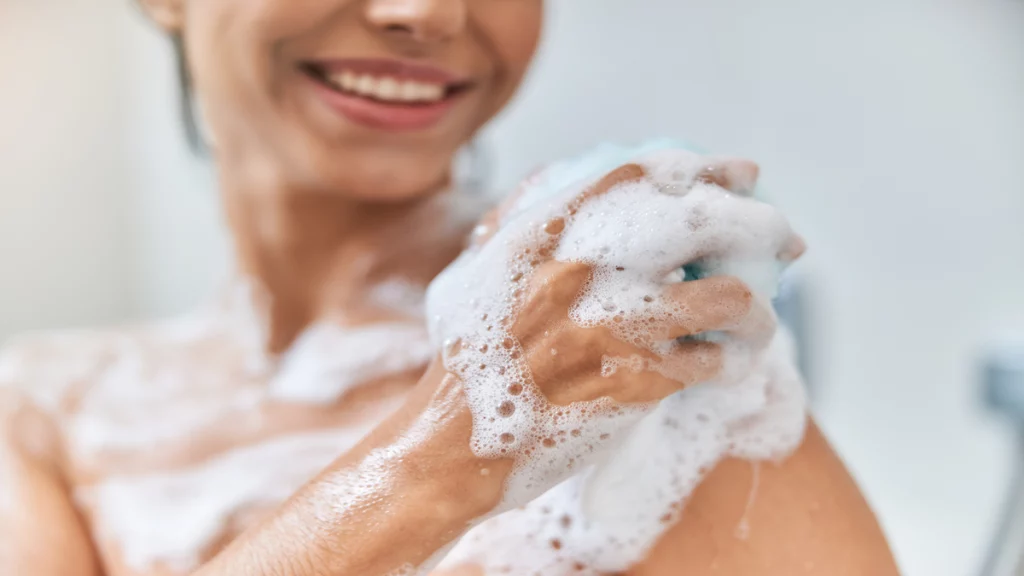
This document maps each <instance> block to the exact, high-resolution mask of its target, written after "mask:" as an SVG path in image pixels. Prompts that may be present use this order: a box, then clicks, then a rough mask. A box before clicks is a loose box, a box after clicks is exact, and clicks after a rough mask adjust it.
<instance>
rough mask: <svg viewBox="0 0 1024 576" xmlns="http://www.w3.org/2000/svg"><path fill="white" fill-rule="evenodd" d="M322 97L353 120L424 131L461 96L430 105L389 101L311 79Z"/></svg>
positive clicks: (373, 125)
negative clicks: (347, 92)
mask: <svg viewBox="0 0 1024 576" xmlns="http://www.w3.org/2000/svg"><path fill="white" fill-rule="evenodd" d="M310 82H311V83H312V84H313V86H314V87H315V89H316V90H317V93H318V94H319V96H320V98H322V99H323V100H324V102H325V103H326V104H327V105H328V106H330V107H331V108H333V109H334V110H336V111H337V112H339V113H340V114H341V115H342V116H344V117H345V118H347V119H349V120H350V121H352V122H354V123H356V124H360V125H362V126H366V127H369V128H375V129H378V130H387V131H392V132H409V131H414V130H425V129H427V128H430V127H432V126H434V125H436V124H438V123H439V122H441V120H442V119H444V117H445V115H446V114H447V113H448V111H449V110H451V108H452V106H454V105H455V102H456V101H457V100H458V99H459V95H454V96H448V97H446V98H444V99H443V100H439V101H437V102H432V103H430V104H416V105H409V104H389V103H384V102H377V101H375V100H371V99H369V98H362V97H360V96H355V95H352V94H345V93H343V92H338V91H337V90H333V89H331V88H329V87H327V86H324V85H323V84H322V83H320V82H318V81H316V80H313V79H312V78H311V79H310Z"/></svg>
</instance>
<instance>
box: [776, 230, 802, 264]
mask: <svg viewBox="0 0 1024 576" xmlns="http://www.w3.org/2000/svg"><path fill="white" fill-rule="evenodd" d="M806 251H807V243H806V242H804V239H803V238H802V237H801V236H800V235H799V234H793V235H792V236H790V237H789V239H788V240H787V241H786V244H785V245H783V246H782V250H780V251H779V254H778V259H779V261H780V262H786V263H789V262H795V261H796V260H797V259H799V258H800V257H801V256H803V255H804V252H806Z"/></svg>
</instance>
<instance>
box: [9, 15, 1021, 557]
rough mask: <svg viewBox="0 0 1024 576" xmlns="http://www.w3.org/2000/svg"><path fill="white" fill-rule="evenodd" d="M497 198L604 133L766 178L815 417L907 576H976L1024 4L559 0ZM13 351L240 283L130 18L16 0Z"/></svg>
mask: <svg viewBox="0 0 1024 576" xmlns="http://www.w3.org/2000/svg"><path fill="white" fill-rule="evenodd" d="M548 10H549V12H550V19H549V25H548V29H547V33H546V40H545V42H544V45H543V48H542V55H541V59H540V61H539V63H538V64H537V66H536V68H535V69H534V71H533V74H532V76H531V78H530V81H529V82H528V85H527V86H526V88H525V90H524V91H523V92H522V94H521V96H520V98H519V99H518V101H517V102H516V103H515V105H513V106H512V108H511V109H510V110H509V111H508V113H506V114H505V115H504V116H503V117H502V118H501V119H500V120H499V121H498V122H497V123H495V124H494V125H493V126H492V127H491V128H490V129H489V130H488V132H487V134H486V135H485V137H484V139H483V142H484V145H485V149H486V150H487V152H488V154H489V155H490V157H491V158H492V159H493V161H494V166H495V171H494V173H493V174H492V175H491V176H492V178H491V182H492V184H494V185H495V187H496V189H506V188H507V187H508V186H510V185H511V184H512V183H514V182H515V181H516V180H517V179H518V177H520V176H521V175H523V174H524V173H525V172H526V171H528V170H529V169H531V168H532V167H533V166H534V165H536V164H537V163H539V162H542V161H544V160H546V159H551V158H554V157H557V156H561V155H566V154H572V153H576V152H579V151H581V150H582V149H584V148H585V147H587V146H589V145H591V144H593V143H596V142H598V141H601V140H620V141H636V140H640V139H644V138H647V137H651V136H658V135H668V136H678V137H683V138H686V139H689V140H691V141H694V142H697V143H700V144H701V145H703V146H705V147H707V148H709V149H711V150H713V151H715V152H720V153H729V154H736V155H743V156H748V157H751V158H754V159H756V160H758V161H759V162H760V164H761V166H762V169H763V179H762V186H763V191H764V192H765V194H766V195H767V196H768V197H769V198H770V199H771V200H772V201H773V202H775V203H777V204H779V205H780V206H782V207H783V208H784V210H785V211H786V212H787V213H788V214H789V215H790V217H791V218H792V220H793V221H794V223H795V224H796V226H797V228H798V229H799V230H800V231H802V232H803V233H804V235H805V236H806V238H807V239H808V243H809V245H810V247H811V250H810V252H809V253H808V255H807V258H806V260H805V261H803V262H802V263H801V264H800V265H799V267H798V269H797V270H796V272H797V273H798V279H799V285H800V288H801V291H802V294H803V297H804V305H805V306H806V309H807V318H808V325H807V332H806V342H807V343H808V348H807V354H808V358H807V365H808V367H809V368H808V371H809V374H808V378H809V382H810V385H811V388H812V393H813V396H814V403H815V407H814V409H815V412H816V413H817V415H818V417H819V419H820V421H821V424H822V426H823V428H824V429H825V431H826V433H827V434H828V435H829V436H830V437H831V438H832V439H833V441H834V442H835V444H836V446H837V448H838V449H839V451H840V452H841V454H842V456H843V457H844V458H845V459H846V461H847V462H848V464H849V466H850V468H851V469H852V471H853V473H854V475H855V476H856V477H857V479H858V480H859V481H860V482H861V484H862V486H863V488H864V490H865V492H866V495H867V497H868V499H869V500H870V501H871V503H872V505H873V506H874V507H875V509H876V510H877V511H878V513H879V515H880V517H881V520H882V523H883V524H884V527H885V530H886V532H887V533H888V535H889V536H890V538H891V541H892V544H893V547H894V549H895V553H896V555H897V557H898V560H899V562H900V564H901V565H902V568H903V570H904V571H905V573H906V574H908V575H911V576H934V575H940V576H945V575H950V576H961V575H963V576H966V575H974V574H977V573H978V570H979V569H980V567H981V563H982V559H983V556H984V554H985V550H986V547H987V545H988V543H989V541H990V540H991V539H992V537H993V535H994V533H995V531H996V525H997V520H998V518H999V514H1000V513H1001V509H1002V507H1003V498H1004V494H1005V492H1006V490H1007V489H1008V486H1009V482H1010V477H1011V471H1012V468H1013V466H1014V457H1013V454H1014V453H1013V445H1014V444H1013V436H1014V435H1013V431H1014V430H1013V428H1012V427H1011V426H1010V425H1008V424H1006V423H1005V422H1002V421H1000V420H999V419H998V418H996V417H995V416H994V415H993V414H991V413H990V412H988V411H986V409H985V407H984V405H983V403H982V402H981V399H980V398H981V392H980V389H981V386H982V382H981V379H980V376H979V374H980V372H981V371H980V363H981V361H982V358H983V356H984V355H985V354H986V351H987V350H989V349H991V347H993V346H996V345H998V344H999V343H1000V342H1001V341H1002V339H1004V338H1009V336H1005V335H1008V334H1009V335H1012V334H1015V333H1019V332H1022V331H1024V184H1022V182H1024V1H1022V0H949V1H938V0H936V1H923V0H922V1H913V0H836V1H833V2H820V1H815V0H777V1H774V2H764V1H762V0H714V1H707V0H704V1H700V0H688V1H682V0H630V1H628V2H625V1H622V0H585V1H584V0H550V1H549V8H548ZM0 71H2V73H3V76H4V81H3V82H2V89H0V339H2V338H5V337H6V336H9V335H11V334H13V333H16V332H19V331H23V330H33V329H45V328H52V327H65V326H79V325H90V324H97V323H109V322H118V321H123V320H125V319H129V318H140V317H141V318H147V317H153V316H163V315H167V314H172V313H175V312H180V311H183V310H186V309H188V308H189V307H190V306H192V305H194V304H195V303H196V302H198V301H199V300H200V299H201V298H203V297H204V296H205V295H206V294H208V293H209V291H210V290H211V289H212V287H213V286H214V284H215V283H216V281H217V280H218V279H219V278H221V277H223V275H224V269H225V265H226V262H227V261H228V253H229V249H228V247H227V244H226V241H225V236H224V234H223V231H222V229H221V225H220V214H219V206H218V201H217V197H216V193H215V190H214V182H213V179H214V175H213V172H212V169H211V167H210V166H209V165H208V163H207V162H205V161H203V160H201V159H197V158H194V157H193V156H191V155H190V153H189V152H188V151H187V148H186V146H185V141H184V137H183V131H182V128H181V124H180V122H179V117H178V115H177V100H176V99H177V93H176V88H175V83H174V74H173V66H172V58H171V53H170V50H169V45H168V43H167V42H166V40H165V39H164V38H162V37H161V36H160V35H159V34H158V33H157V32H156V31H155V30H154V29H152V28H151V27H150V26H148V25H147V24H146V23H144V22H143V19H142V18H141V16H140V15H139V14H137V10H136V9H135V8H134V3H133V2H130V1H129V0H119V1H116V2H95V1H93V0H48V1H46V2H19V1H16V0H0Z"/></svg>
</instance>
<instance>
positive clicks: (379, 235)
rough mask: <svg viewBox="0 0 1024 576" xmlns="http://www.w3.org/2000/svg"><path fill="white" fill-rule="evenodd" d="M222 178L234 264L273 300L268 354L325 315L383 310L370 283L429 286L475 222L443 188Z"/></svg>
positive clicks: (353, 316)
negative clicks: (356, 190) (324, 187)
mask: <svg viewBox="0 0 1024 576" xmlns="http://www.w3.org/2000/svg"><path fill="white" fill-rule="evenodd" d="M222 187H223V191H224V202H225V211H226V214H227V218H228V222H229V224H230V227H231V230H232V234H233V237H234V242H235V249H236V252H237V258H238V261H239V262H238V265H239V266H240V268H241V271H242V273H244V274H246V275H247V276H249V277H250V278H251V279H253V280H255V281H256V282H258V284H259V287H260V288H261V289H262V290H264V291H265V294H266V296H267V297H268V299H269V301H268V303H267V304H268V309H267V318H265V321H266V326H267V329H268V334H267V346H268V348H269V350H268V351H269V352H271V353H278V352H281V351H283V350H284V349H286V348H287V347H288V346H289V345H290V344H291V343H292V341H294V339H295V338H296V336H298V335H299V334H300V333H301V332H302V331H303V330H304V329H305V328H306V327H307V326H308V325H310V324H311V323H313V322H315V321H317V320H318V319H321V318H325V317H331V318H333V319H335V320H336V321H341V322H352V323H360V322H365V321H369V320H372V319H374V318H375V317H376V318H380V317H381V316H382V315H384V316H386V315H387V314H388V311H387V310H381V309H379V307H376V308H375V306H374V304H373V301H372V290H373V288H374V287H375V286H378V285H380V284H381V283H382V282H385V281H388V280H401V281H404V282H407V283H409V284H411V285H413V286H423V287H425V286H426V284H427V283H429V282H430V280H431V279H432V278H433V277H434V276H435V275H437V273H439V272H440V271H441V270H442V269H443V268H444V267H445V266H446V265H447V264H448V263H449V262H450V261H451V260H452V259H454V258H455V256H457V255H458V252H459V251H460V250H461V248H462V242H463V239H464V238H465V236H466V234H467V233H468V231H469V229H470V227H471V226H472V224H473V219H472V218H461V219H460V218H459V217H458V215H457V214H455V213H454V212H453V210H452V209H451V207H452V200H453V199H452V198H450V193H448V192H446V191H442V190H437V191H433V192H432V193H431V194H426V195H424V196H422V197H420V198H417V199H415V200H410V201H403V202H399V203H374V202H367V201H363V200H356V199H352V198H348V197H346V196H345V195H342V194H332V193H324V192H319V193H317V192H304V191H294V190H282V189H257V188H255V187H253V186H238V185H232V183H231V181H230V179H226V178H222ZM392 313H393V311H392Z"/></svg>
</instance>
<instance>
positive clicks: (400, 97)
mask: <svg viewBox="0 0 1024 576" xmlns="http://www.w3.org/2000/svg"><path fill="white" fill-rule="evenodd" d="M327 80H328V81H329V82H330V83H331V84H333V85H334V86H335V87H337V88H341V89H342V90H345V91H346V92H355V93H356V94H359V95H361V96H372V97H373V98H375V99H377V100H385V101H391V102H436V101H438V100H440V99H442V98H444V94H445V86H444V85H443V84H430V83H428V82H416V81H413V80H398V79H396V78H391V77H388V76H383V77H377V76H370V75H369V74H356V73H354V72H348V71H345V72H335V73H331V74H329V75H328V76H327Z"/></svg>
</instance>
